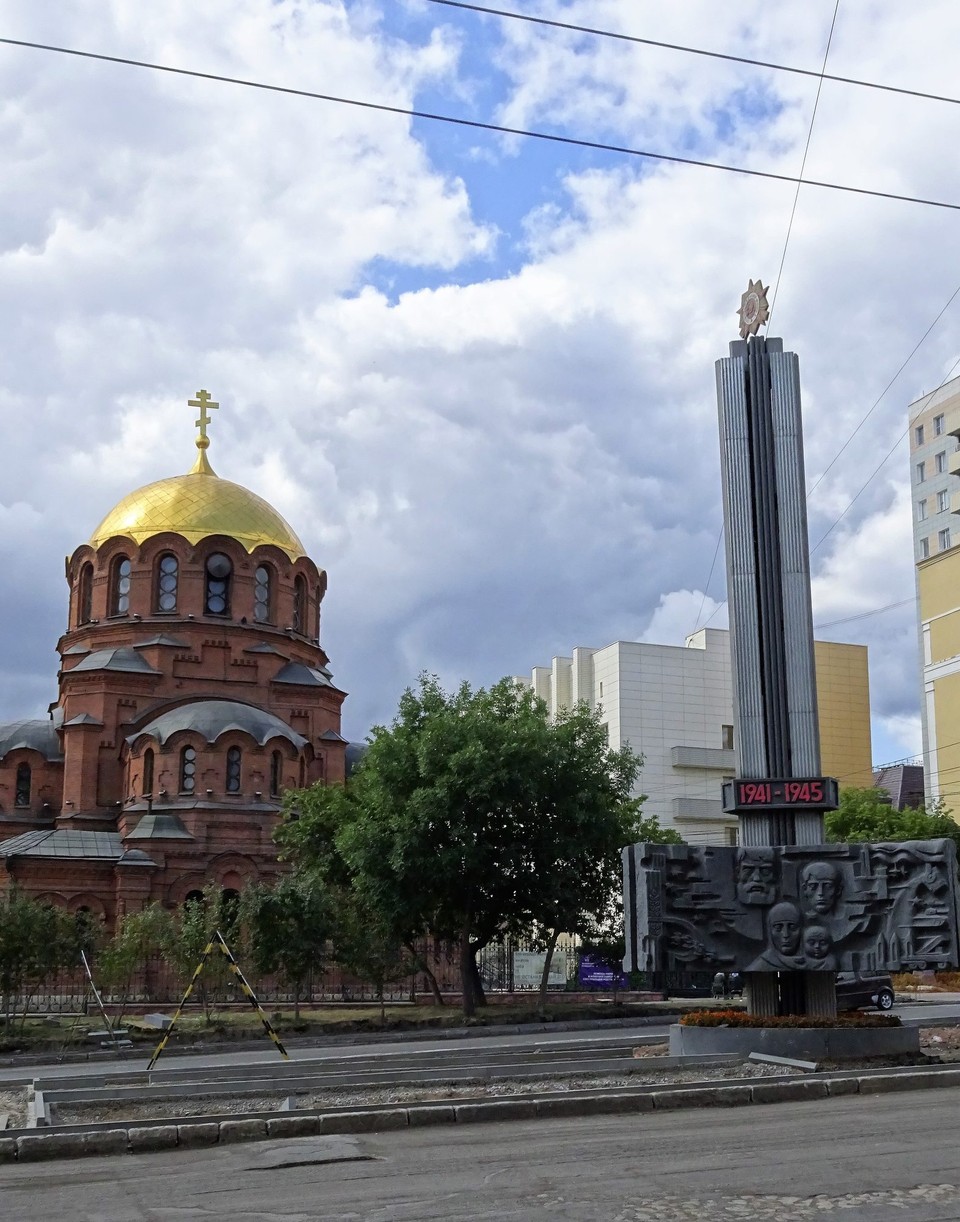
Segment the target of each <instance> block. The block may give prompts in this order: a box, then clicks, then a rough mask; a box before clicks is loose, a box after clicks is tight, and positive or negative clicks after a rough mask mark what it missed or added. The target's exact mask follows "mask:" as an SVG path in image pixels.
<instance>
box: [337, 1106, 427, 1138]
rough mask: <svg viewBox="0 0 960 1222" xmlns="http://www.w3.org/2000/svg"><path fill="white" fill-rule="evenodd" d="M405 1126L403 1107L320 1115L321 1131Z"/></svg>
mask: <svg viewBox="0 0 960 1222" xmlns="http://www.w3.org/2000/svg"><path fill="white" fill-rule="evenodd" d="M406 1127H407V1109H406V1108H403V1107H396V1108H384V1109H382V1110H381V1111H375V1112H328V1113H327V1115H326V1116H321V1117H320V1132H321V1133H377V1132H380V1131H381V1130H383V1129H405V1128H406Z"/></svg>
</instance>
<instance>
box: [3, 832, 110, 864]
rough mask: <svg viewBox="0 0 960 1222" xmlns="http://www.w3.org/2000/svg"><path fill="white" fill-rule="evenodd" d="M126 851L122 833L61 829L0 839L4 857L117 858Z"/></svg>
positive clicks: (25, 833)
mask: <svg viewBox="0 0 960 1222" xmlns="http://www.w3.org/2000/svg"><path fill="white" fill-rule="evenodd" d="M122 853H123V845H122V844H121V842H120V833H119V832H81V831H78V830H76V829H74V828H68V829H66V830H58V831H35V832H24V833H23V835H22V836H13V837H12V838H11V839H10V840H4V841H2V842H0V857H71V858H78V859H85V860H88V861H89V860H92V859H96V860H99V861H117V860H118V859H119V858H120V856H121V855H122Z"/></svg>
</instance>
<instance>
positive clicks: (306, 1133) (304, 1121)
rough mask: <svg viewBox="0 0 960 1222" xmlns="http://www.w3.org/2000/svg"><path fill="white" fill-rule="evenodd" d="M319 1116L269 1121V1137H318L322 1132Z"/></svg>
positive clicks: (291, 1117) (282, 1118) (280, 1117)
mask: <svg viewBox="0 0 960 1222" xmlns="http://www.w3.org/2000/svg"><path fill="white" fill-rule="evenodd" d="M320 1119H321V1118H320V1117H319V1116H278V1117H277V1119H276V1120H268V1121H267V1136H268V1137H316V1136H317V1135H318V1134H319V1133H320V1132H321V1131H322V1130H321V1126H320Z"/></svg>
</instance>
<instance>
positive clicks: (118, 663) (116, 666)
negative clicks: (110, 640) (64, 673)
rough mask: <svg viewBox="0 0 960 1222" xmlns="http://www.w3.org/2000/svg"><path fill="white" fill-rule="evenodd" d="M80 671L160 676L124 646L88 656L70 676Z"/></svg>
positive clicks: (97, 651)
mask: <svg viewBox="0 0 960 1222" xmlns="http://www.w3.org/2000/svg"><path fill="white" fill-rule="evenodd" d="M78 670H115V671H123V672H124V673H132V674H138V675H159V674H160V671H159V670H154V669H153V667H152V666H151V665H150V664H149V662H145V661H144V660H143V658H141V657H140V655H139V654H138V653H137V652H136V650H134V649H131V648H129V646H126V645H123V646H120V647H118V648H116V649H98V650H96V652H95V653H91V654H88V655H87V656H86V657H85V658H84V659H83V660H82V661H80V662H78V663H77V664H76V666H74V667H73V668H72V669H71V671H70V674H73V673H74V672H75V671H78Z"/></svg>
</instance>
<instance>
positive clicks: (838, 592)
mask: <svg viewBox="0 0 960 1222" xmlns="http://www.w3.org/2000/svg"><path fill="white" fill-rule="evenodd" d="M494 7H498V8H512V9H513V10H514V11H516V12H519V13H523V14H527V15H537V16H542V17H547V18H552V19H555V20H559V21H564V22H568V23H574V24H581V25H586V26H591V27H595V28H597V29H603V30H607V31H611V32H614V33H620V34H626V35H633V36H636V37H642V38H645V39H650V40H655V41H660V42H668V43H673V44H678V45H682V46H687V47H695V48H699V49H701V50H708V51H714V52H722V53H725V54H730V55H737V56H743V57H748V58H754V59H760V60H764V61H767V62H771V63H777V64H786V65H790V66H794V67H799V68H804V69H807V70H811V71H813V72H815V73H816V72H819V71H820V69H821V67H822V65H823V62H824V55H825V52H826V50H827V43H828V37H829V35H830V30H831V23H832V21H833V18H834V11H835V9H836V14H837V15H836V24H835V27H834V30H833V35H832V39H831V41H830V46H829V55H828V57H827V72H828V73H831V74H833V75H837V76H846V77H854V78H858V79H861V80H869V81H875V82H880V83H883V84H888V85H894V86H897V87H900V88H904V89H914V90H922V91H926V92H930V93H941V94H945V95H951V94H954V93H957V92H960V91H957V89H956V84H955V82H956V65H955V48H956V46H957V45H960V5H957V4H956V3H955V0H913V3H911V4H910V5H903V4H897V3H894V2H893V0H887V2H886V3H881V2H879V0H840V3H839V5H837V4H836V0H780V2H779V3H777V4H770V3H767V2H760V0H741V2H740V3H739V4H737V5H723V6H721V5H717V4H716V3H715V0H689V2H687V3H683V4H669V5H667V4H663V3H662V2H661V3H652V2H650V3H648V2H647V0H500V2H499V3H497V4H495V5H494ZM0 37H5V38H13V39H22V40H27V41H33V42H40V43H48V44H56V45H58V46H65V47H71V48H75V49H78V50H83V51H91V52H97V53H100V54H106V55H112V56H119V57H126V58H132V59H138V60H146V61H150V62H153V63H162V64H165V65H168V66H173V67H179V68H188V69H193V70H196V71H200V72H208V73H215V74H219V75H225V76H231V77H237V78H244V79H248V80H256V81H260V82H264V83H267V84H277V85H283V86H287V87H291V88H295V89H303V90H308V91H312V92H320V93H324V94H329V95H336V96H339V97H345V98H351V99H354V100H357V101H366V102H376V103H382V104H386V105H390V106H395V107H399V108H402V109H416V110H420V111H427V112H432V113H442V114H445V115H450V116H457V117H461V118H466V119H471V120H476V121H479V122H489V123H495V124H500V125H504V126H509V127H514V128H526V129H536V130H540V131H544V132H548V133H554V134H559V135H565V136H570V137H573V138H576V139H584V140H588V141H595V142H601V143H608V144H614V145H620V146H625V147H629V148H633V149H638V150H644V151H647V152H655V153H663V154H667V155H675V156H681V157H687V158H694V159H699V160H703V161H709V162H714V163H723V164H729V165H734V166H739V167H745V168H750V169H755V170H761V171H767V172H771V173H775V174H781V175H786V176H788V177H796V176H797V175H798V174H799V172H800V169H801V165H802V164H803V158H804V149H805V146H806V145H807V141H808V138H809V149H808V152H807V159H806V166H805V177H807V178H808V179H817V180H822V181H829V182H836V183H841V184H845V185H850V186H857V187H864V188H869V189H871V190H876V191H886V192H892V193H895V194H903V195H909V196H917V197H925V198H929V199H934V200H941V201H948V202H953V203H960V159H958V158H957V157H956V156H955V155H954V153H953V151H952V150H955V149H956V147H957V143H958V137H960V106H956V105H952V104H950V103H946V102H933V101H928V100H923V99H916V98H910V97H905V96H902V95H898V94H892V93H884V92H879V91H876V90H871V89H865V88H860V87H855V86H851V85H846V84H840V83H837V82H830V81H826V82H823V84H822V87H821V88H820V92H819V101H817V94H818V80H817V79H816V77H808V76H801V75H795V74H788V73H784V72H778V71H774V70H772V69H768V68H755V67H751V66H747V65H743V64H734V63H729V62H726V61H723V60H720V59H716V58H707V57H703V56H696V55H692V54H689V53H684V52H680V51H674V50H666V49H660V48H655V47H650V46H644V45H637V44H632V43H630V42H627V41H623V40H615V39H610V38H603V37H599V36H596V35H588V34H582V33H573V32H568V31H563V30H560V29H555V28H548V27H544V26H536V25H532V24H530V23H528V22H523V21H519V20H510V19H507V18H500V17H492V16H485V15H482V14H478V13H476V12H470V11H465V10H458V9H455V8H452V7H448V6H444V5H440V4H436V3H432V2H431V0H273V2H269V0H204V3H203V4H202V5H197V4H196V3H193V2H192V0H191V2H189V3H188V2H187V0H164V3H163V4H158V5H141V4H134V3H131V2H130V0H44V3H43V4H42V5H40V4H37V3H35V0H0ZM815 105H816V113H815V115H814V107H815ZM811 123H812V126H811ZM0 147H2V149H3V164H4V173H3V174H2V175H0V421H2V425H3V432H2V436H3V444H4V450H5V455H4V459H5V461H4V462H3V467H2V479H0V563H2V571H3V581H2V583H0V719H13V718H15V717H20V716H43V715H44V714H45V710H46V708H47V705H48V704H49V702H50V701H51V700H53V699H54V698H55V696H56V672H57V656H56V652H55V646H56V642H57V639H58V636H59V635H60V634H61V632H62V631H63V630H64V628H65V621H66V612H67V587H66V584H65V581H64V577H63V571H64V570H63V559H64V556H66V555H68V554H69V553H71V552H72V551H73V549H74V548H75V547H77V546H78V545H79V544H80V543H82V542H84V541H85V540H86V538H87V537H88V536H89V534H90V532H91V531H92V530H93V528H94V526H95V525H96V524H97V523H98V522H99V520H100V519H101V518H102V517H103V516H104V514H105V513H106V512H107V510H108V509H109V508H110V507H111V506H112V505H113V504H114V503H115V502H116V501H118V500H119V499H120V498H121V497H122V496H124V495H125V494H126V493H127V492H129V491H130V490H131V489H132V488H134V487H136V486H139V485H141V484H145V483H149V482H151V481H153V480H156V479H161V478H164V477H166V476H168V475H173V474H178V473H180V472H183V471H186V470H187V469H188V468H189V467H190V465H191V464H192V462H193V457H194V454H195V451H194V447H193V438H194V427H193V419H194V412H193V410H192V409H190V408H189V407H187V406H186V400H187V399H188V398H190V397H192V396H193V394H194V393H195V392H196V390H197V389H198V388H199V387H201V386H203V387H206V388H208V389H209V390H210V391H211V393H212V394H213V396H214V398H215V399H217V400H218V401H219V403H220V404H221V409H220V411H219V412H218V413H217V414H216V419H215V421H214V424H213V425H212V426H211V438H212V446H211V449H210V451H209V453H210V458H211V461H212V462H213V465H214V467H215V468H216V470H217V471H218V473H219V474H220V475H222V476H224V477H226V478H229V479H232V480H235V481H236V482H238V483H241V484H244V485H246V486H247V487H249V488H251V489H253V490H254V491H255V492H257V493H259V494H260V495H262V496H264V497H266V498H267V499H268V500H269V501H271V502H272V503H273V504H274V505H276V507H277V508H278V509H279V510H280V511H281V513H283V514H284V516H285V517H286V518H287V519H288V521H290V523H291V524H292V525H293V526H294V528H295V530H296V531H297V533H298V534H299V535H300V537H301V538H302V539H303V541H304V543H305V545H306V547H307V550H308V552H309V553H310V554H311V555H312V556H313V558H314V559H315V560H316V561H317V563H318V564H319V565H320V566H321V567H322V568H325V569H326V570H327V572H328V574H329V589H328V593H327V596H326V600H325V602H324V612H323V626H322V643H323V646H324V648H325V649H326V651H327V653H328V654H329V656H330V659H331V667H332V670H333V673H334V677H335V680H336V682H337V683H338V685H339V686H340V687H342V688H343V689H345V690H346V691H347V692H348V693H349V698H348V700H347V702H346V704H345V706H344V732H345V733H346V734H347V735H348V736H349V737H350V738H352V739H354V740H360V739H362V738H363V737H364V736H365V735H366V734H367V732H368V731H369V728H370V726H371V725H372V724H374V723H377V722H386V721H389V719H390V718H391V717H392V715H393V713H394V711H395V709H396V706H397V702H398V699H399V696H400V694H401V692H402V691H403V689H404V688H405V687H406V686H407V685H409V684H411V683H414V682H415V681H416V678H417V675H418V674H419V673H420V672H421V671H428V672H431V673H435V674H437V675H439V676H440V678H441V680H443V682H444V683H446V684H448V685H451V686H452V685H454V684H456V683H458V682H459V681H460V680H462V679H466V680H469V681H470V682H471V683H473V684H488V683H490V682H494V681H496V680H497V679H498V678H500V677H501V676H502V675H505V674H529V672H530V670H531V668H532V667H533V666H535V665H546V664H549V662H550V659H551V658H552V657H553V656H555V655H569V653H570V651H571V649H573V648H574V647H575V646H596V647H602V646H604V645H607V644H609V643H610V642H611V641H614V640H617V639H624V640H645V641H655V642H658V643H662V644H677V645H679V644H682V643H683V641H684V638H685V636H686V635H687V634H688V633H690V632H691V631H693V630H694V629H695V628H696V627H698V626H702V625H703V624H704V623H705V622H709V624H710V625H711V626H714V627H723V626H725V624H726V608H725V606H724V604H723V600H724V596H725V591H724V565H723V556H722V552H721V554H720V556H719V557H718V558H717V560H716V563H714V557H715V555H716V550H717V543H718V538H719V532H720V529H721V499H720V482H719V457H718V440H717V423H716V392H715V381H714V362H715V361H716V359H717V358H719V357H722V356H724V355H726V353H727V345H728V343H729V341H730V340H733V339H736V338H737V325H738V319H737V316H736V313H735V311H736V309H737V307H738V305H739V302H740V294H741V293H742V291H743V290H744V289H745V288H746V285H747V281H748V280H750V279H758V278H759V279H762V280H763V283H764V284H769V285H771V286H772V287H771V290H770V296H771V298H772V300H773V303H774V304H773V317H772V320H771V324H770V329H769V333H770V334H772V335H776V336H782V337H783V338H784V341H785V345H786V347H787V348H788V349H791V350H793V351H795V352H797V353H798V354H799V357H800V369H801V379H802V385H803V396H804V419H805V443H806V477H807V484H808V486H809V487H810V488H813V486H814V484H816V488H815V490H814V491H813V492H812V495H811V496H810V499H809V502H808V513H809V520H810V535H811V542H812V545H813V546H814V550H813V553H812V568H813V603H814V618H815V623H817V624H819V625H831V626H830V627H828V628H823V629H821V630H820V632H819V633H818V635H820V636H822V637H823V638H824V639H829V640H841V641H850V642H855V643H858V644H866V645H867V646H868V647H869V656H870V684H871V704H872V713H873V751H874V759H875V760H876V761H877V762H885V761H890V760H896V759H901V758H904V757H908V756H912V755H914V754H916V753H917V752H918V751H919V750H920V730H919V689H920V681H919V675H918V663H917V648H916V609H915V605H914V603H913V601H912V600H913V598H914V593H915V591H914V577H913V561H912V545H911V522H910V512H911V496H910V489H909V481H908V476H909V459H908V453H907V442H906V437H905V434H906V429H907V408H908V405H909V404H910V403H911V402H912V401H913V400H915V399H917V398H918V397H919V396H920V395H922V394H923V393H925V392H927V391H930V390H933V389H934V388H936V387H937V386H939V385H940V384H941V382H942V381H943V380H944V379H945V378H946V377H948V376H951V371H952V370H953V369H954V363H955V361H956V360H957V358H958V356H960V296H958V298H957V300H956V301H954V302H953V303H952V305H951V306H950V307H948V308H947V310H946V311H945V312H944V313H943V316H942V318H941V319H940V321H939V322H938V323H937V324H936V325H935V326H934V327H933V328H932V330H930V333H929V335H928V336H927V337H926V339H924V340H923V342H922V343H921V344H920V346H919V348H918V349H917V351H916V353H915V354H914V355H913V356H912V357H910V354H911V352H912V350H913V349H914V347H915V345H917V343H918V341H920V340H921V338H922V337H923V336H924V334H925V332H927V330H928V328H930V326H931V324H932V323H933V322H934V320H935V319H936V317H937V315H938V313H939V312H940V311H941V309H942V308H943V306H944V305H945V303H946V302H947V301H948V300H949V299H950V297H951V294H952V293H953V292H954V290H955V289H957V287H958V282H960V259H958V257H957V250H958V249H960V244H958V241H957V237H958V233H960V213H958V212H956V211H950V210H946V209H938V208H933V207H927V206H922V205H919V204H915V203H905V202H898V201H893V200H887V199H879V198H872V197H868V196H864V195H856V194H847V193H841V192H837V191H831V190H825V189H822V188H819V187H814V186H810V185H805V186H803V187H801V189H800V191H799V195H797V192H796V188H795V186H794V185H793V184H792V183H790V182H780V181H771V180H768V179H764V178H761V177H747V176H741V175H735V174H730V173H724V172H721V171H719V170H714V169H706V168H696V167H691V166H684V165H679V164H672V163H670V162H667V161H660V160H653V159H651V158H649V157H637V156H629V155H625V154H623V153H615V152H604V151H600V150H595V149H584V148H576V147H572V146H564V145H560V144H553V143H547V142H543V141H537V140H532V139H529V138H525V137H519V136H514V135H503V134H499V133H493V132H485V131H480V130H477V129H470V128H467V127H463V126H453V125H449V124H444V123H438V122H435V121H432V120H428V119H420V118H411V117H409V116H407V115H396V114H387V113H383V112H378V111H375V110H371V109H365V108H360V107H355V106H347V105H342V104H338V103H335V102H330V101H320V100H315V99H308V98H303V97H295V96H286V95H282V94H278V93H274V92H268V91H264V90H259V89H250V88H243V87H240V86H237V85H232V84H224V83H218V82H214V81H209V80H199V79H195V78H190V77H187V76H182V75H173V74H169V73H159V72H152V71H148V70H145V69H143V68H136V67H130V66H124V65H120V64H111V63H104V62H99V61H95V60H90V59H80V58H76V57H67V56H64V55H59V54H54V53H52V52H49V51H39V50H34V49H28V48H23V47H12V46H3V45H0ZM795 201H796V209H795V213H793V209H794V203H795ZM791 215H793V219H792V224H791ZM788 233H789V240H788ZM781 264H782V267H781ZM908 358H910V359H909V360H908ZM905 362H906V364H905ZM901 366H903V369H902V371H901V372H899V373H898V371H900V370H901ZM865 416H866V417H867V419H866V422H865V423H863V425H862V427H860V428H859V431H856V432H855V430H857V426H858V425H859V424H860V422H861V421H862V420H863V418H864V417H865ZM854 434H855V435H854ZM851 436H853V440H852V441H851V440H850V438H851ZM888 456H889V457H888ZM885 459H886V461H884V460H885ZM881 464H883V465H881ZM877 468H879V470H878V471H877V473H876V474H875V475H874V474H873V473H874V471H875V470H876V469H877ZM824 473H826V474H824ZM821 476H823V478H822V479H821V478H820V477H821ZM818 481H819V482H818ZM861 489H862V491H861ZM858 494H859V495H858ZM854 497H856V500H853V498H854ZM852 500H853V503H852V505H851V501H852ZM841 514H843V516H842V517H840V515H841ZM838 518H840V520H839V523H837V519H838ZM834 523H837V524H836V525H834ZM831 527H832V529H830V528H831ZM828 530H830V533H829V534H828V535H826V538H824V535H825V533H826V532H827V531H828ZM821 540H822V541H821ZM892 604H902V605H898V606H891V605H892ZM836 621H841V622H839V623H837V622H836Z"/></svg>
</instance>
